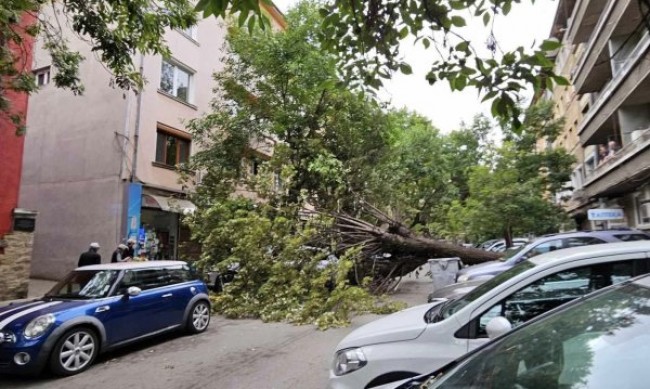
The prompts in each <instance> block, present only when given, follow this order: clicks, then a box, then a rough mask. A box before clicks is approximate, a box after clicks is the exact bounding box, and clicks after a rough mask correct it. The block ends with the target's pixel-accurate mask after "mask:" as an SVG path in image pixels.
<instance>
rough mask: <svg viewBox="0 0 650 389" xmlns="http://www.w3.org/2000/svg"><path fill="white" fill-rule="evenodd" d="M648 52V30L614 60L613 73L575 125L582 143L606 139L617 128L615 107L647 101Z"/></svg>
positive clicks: (649, 79)
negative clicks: (614, 68) (624, 56)
mask: <svg viewBox="0 0 650 389" xmlns="http://www.w3.org/2000/svg"><path fill="white" fill-rule="evenodd" d="M649 54H650V34H649V33H648V32H647V31H646V32H645V33H644V34H643V35H642V37H641V38H640V40H639V41H638V43H637V44H636V46H635V47H634V49H633V50H632V51H631V52H630V53H629V55H628V56H627V57H626V58H625V60H624V61H619V62H617V63H616V64H615V65H616V75H615V76H614V78H612V79H611V80H610V81H609V82H608V83H607V84H606V85H605V86H604V87H603V89H602V90H601V92H600V93H599V94H598V98H597V99H596V101H595V102H594V104H593V105H592V108H591V109H590V110H589V112H587V114H586V115H585V117H584V119H583V121H582V123H581V125H580V127H579V129H578V135H579V136H580V142H581V143H582V144H583V145H593V144H598V143H606V138H607V137H608V136H609V135H610V134H612V133H613V132H616V131H617V129H618V128H619V123H618V120H617V111H619V110H621V109H626V108H628V107H633V106H637V105H640V104H646V103H648V102H650V61H649V60H648V55H649Z"/></svg>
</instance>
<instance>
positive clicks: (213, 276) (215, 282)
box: [205, 263, 239, 293]
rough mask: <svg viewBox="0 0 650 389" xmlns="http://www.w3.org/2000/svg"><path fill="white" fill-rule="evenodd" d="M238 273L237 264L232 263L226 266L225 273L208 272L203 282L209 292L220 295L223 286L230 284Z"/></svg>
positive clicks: (217, 271)
mask: <svg viewBox="0 0 650 389" xmlns="http://www.w3.org/2000/svg"><path fill="white" fill-rule="evenodd" d="M238 272H239V264H238V263H234V264H232V265H230V266H228V267H227V268H226V270H225V271H219V270H217V269H215V270H211V271H208V272H207V277H206V281H205V282H206V284H208V288H209V289H210V290H212V291H213V292H215V293H221V292H223V288H224V286H225V285H226V284H229V283H231V282H232V280H234V279H235V276H236V275H237V273H238Z"/></svg>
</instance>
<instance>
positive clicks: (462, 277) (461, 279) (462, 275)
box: [456, 274, 469, 282]
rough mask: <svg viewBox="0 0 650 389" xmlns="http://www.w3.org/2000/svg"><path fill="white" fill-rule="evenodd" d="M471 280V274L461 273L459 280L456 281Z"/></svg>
mask: <svg viewBox="0 0 650 389" xmlns="http://www.w3.org/2000/svg"><path fill="white" fill-rule="evenodd" d="M467 281H469V274H461V275H460V276H458V280H456V282H467Z"/></svg>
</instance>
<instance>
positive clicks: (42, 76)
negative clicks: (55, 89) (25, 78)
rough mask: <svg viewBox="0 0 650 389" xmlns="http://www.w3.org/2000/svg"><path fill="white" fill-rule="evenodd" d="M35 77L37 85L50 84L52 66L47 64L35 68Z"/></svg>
mask: <svg viewBox="0 0 650 389" xmlns="http://www.w3.org/2000/svg"><path fill="white" fill-rule="evenodd" d="M34 78H35V79H36V85H38V86H39V87H41V86H45V85H47V84H49V83H50V67H49V66H46V67H44V68H40V69H36V70H34Z"/></svg>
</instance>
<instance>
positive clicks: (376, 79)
mask: <svg viewBox="0 0 650 389" xmlns="http://www.w3.org/2000/svg"><path fill="white" fill-rule="evenodd" d="M263 1H264V0H263ZM522 1H526V0H424V1H419V0H411V1H402V0H389V1H385V0H369V1H367V0H329V1H323V2H321V3H320V4H321V9H320V12H321V15H322V16H323V21H322V25H321V29H320V33H319V40H320V42H321V45H322V47H323V48H325V49H328V50H330V51H331V52H334V53H336V54H337V55H338V57H339V60H340V62H341V64H342V67H341V70H342V73H343V75H344V76H345V79H346V80H347V81H348V82H349V83H351V84H352V85H357V86H360V87H362V88H368V87H369V88H379V87H381V85H382V79H387V78H390V77H391V76H392V74H393V73H394V72H397V71H399V72H402V73H405V74H410V73H412V70H411V66H410V64H408V63H407V62H406V61H405V60H404V58H403V55H402V53H403V51H402V50H401V46H402V45H403V44H404V42H405V41H406V38H409V37H410V38H412V39H413V40H415V42H416V43H418V44H421V45H422V46H423V47H425V48H426V49H429V50H430V52H431V53H432V60H431V69H430V71H429V72H428V74H427V75H426V81H428V82H429V83H431V84H433V83H436V82H439V81H447V82H448V83H449V86H450V88H451V89H452V91H460V90H463V89H465V88H466V87H468V86H470V87H474V88H476V89H478V91H479V93H481V95H482V98H483V100H484V101H486V100H487V101H491V102H492V114H493V115H494V116H495V117H498V118H501V119H502V120H506V121H510V122H511V124H512V125H513V126H514V127H515V128H519V127H520V125H521V109H520V104H519V103H520V97H521V96H520V92H522V91H523V90H524V89H525V88H527V87H529V86H532V87H533V89H534V90H535V91H536V92H537V91H539V90H541V89H544V88H550V87H552V85H553V84H554V83H560V84H563V85H565V84H567V81H566V80H565V79H564V78H562V77H560V76H558V75H556V74H555V73H554V72H553V62H552V61H551V60H550V59H548V58H547V54H548V52H549V51H552V50H555V49H557V48H558V47H559V46H560V44H559V42H557V41H555V40H545V41H543V42H542V43H541V44H540V45H539V47H537V48H535V49H533V50H527V49H525V48H524V47H518V48H517V49H515V50H512V51H509V52H501V51H500V50H499V49H498V42H496V41H495V40H494V36H493V34H490V37H491V38H492V39H490V40H488V43H487V45H488V48H489V49H490V50H491V51H492V55H489V56H483V55H481V54H480V51H479V50H476V48H475V45H476V44H477V43H476V42H471V41H469V40H468V39H466V38H464V37H463V36H462V35H461V33H460V32H459V29H461V28H462V27H464V26H466V25H467V20H468V17H474V18H479V19H480V20H482V22H483V24H484V25H485V28H486V30H488V31H491V29H492V27H493V23H494V20H495V18H496V17H497V16H499V15H508V14H509V13H510V11H511V9H512V7H513V6H515V5H517V4H519V3H521V2H522ZM530 1H531V2H532V3H534V1H535V0H530ZM197 10H199V11H203V13H204V15H205V16H209V15H216V16H226V15H229V14H237V15H238V19H239V23H240V25H244V24H245V23H249V22H250V20H253V19H254V18H255V17H261V15H262V12H261V11H260V9H259V6H257V5H256V4H254V2H250V1H242V0H201V1H200V2H199V3H198V4H197Z"/></svg>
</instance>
